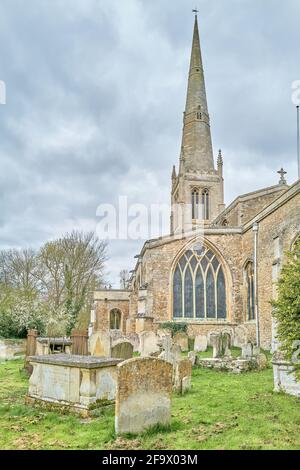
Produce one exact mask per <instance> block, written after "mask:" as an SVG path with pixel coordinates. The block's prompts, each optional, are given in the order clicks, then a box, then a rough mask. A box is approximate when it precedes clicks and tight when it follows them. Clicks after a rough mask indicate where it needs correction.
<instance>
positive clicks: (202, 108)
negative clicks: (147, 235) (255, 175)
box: [171, 14, 225, 233]
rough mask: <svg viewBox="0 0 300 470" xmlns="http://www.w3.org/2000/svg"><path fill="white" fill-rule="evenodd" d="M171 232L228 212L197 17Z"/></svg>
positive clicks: (174, 188) (195, 226) (193, 225)
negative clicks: (212, 128) (212, 124)
mask: <svg viewBox="0 0 300 470" xmlns="http://www.w3.org/2000/svg"><path fill="white" fill-rule="evenodd" d="M171 203H172V215H171V233H178V232H181V231H182V230H184V231H187V230H191V229H195V228H197V227H200V226H201V225H203V224H204V225H210V224H211V222H212V221H213V220H214V219H215V218H216V217H217V216H218V215H219V214H220V213H221V212H222V210H223V209H224V207H225V206H224V181H223V159H222V155H221V151H220V152H219V156H218V162H217V169H215V164H214V157H213V149H212V139H211V131H210V119H209V113H208V106H207V98H206V89H205V80H204V70H203V63H202V56H201V47H200V38H199V28H198V19H197V14H196V16H195V25H194V33H193V44H192V53H191V61H190V70H189V79H188V89H187V99H186V106H185V112H184V117H183V136H182V145H181V154H180V162H179V170H178V174H177V173H176V169H175V166H174V167H173V172H172V193H171Z"/></svg>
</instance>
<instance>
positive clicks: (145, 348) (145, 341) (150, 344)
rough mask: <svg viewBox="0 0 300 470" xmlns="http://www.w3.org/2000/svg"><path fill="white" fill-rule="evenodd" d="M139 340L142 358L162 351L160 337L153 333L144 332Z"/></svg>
mask: <svg viewBox="0 0 300 470" xmlns="http://www.w3.org/2000/svg"><path fill="white" fill-rule="evenodd" d="M139 338H140V353H141V356H142V357H147V356H150V355H151V354H154V353H157V352H159V351H160V348H159V345H158V337H157V336H156V334H155V333H154V332H153V331H144V332H143V333H140V335H139Z"/></svg>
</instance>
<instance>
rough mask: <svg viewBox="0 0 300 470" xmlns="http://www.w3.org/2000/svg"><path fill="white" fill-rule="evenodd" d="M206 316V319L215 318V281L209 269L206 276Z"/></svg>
mask: <svg viewBox="0 0 300 470" xmlns="http://www.w3.org/2000/svg"><path fill="white" fill-rule="evenodd" d="M206 316H207V318H215V317H216V302H215V279H214V274H213V271H212V269H211V268H209V270H208V272H207V275H206Z"/></svg>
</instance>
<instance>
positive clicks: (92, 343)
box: [89, 331, 111, 357]
mask: <svg viewBox="0 0 300 470" xmlns="http://www.w3.org/2000/svg"><path fill="white" fill-rule="evenodd" d="M89 351H90V353H91V356H97V357H110V356H111V336H110V334H109V333H108V332H106V331H96V332H95V333H93V334H92V336H91V337H90V339H89Z"/></svg>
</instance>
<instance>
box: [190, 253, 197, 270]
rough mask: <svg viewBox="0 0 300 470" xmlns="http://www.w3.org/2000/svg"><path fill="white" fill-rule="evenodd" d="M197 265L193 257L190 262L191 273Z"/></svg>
mask: <svg viewBox="0 0 300 470" xmlns="http://www.w3.org/2000/svg"><path fill="white" fill-rule="evenodd" d="M197 264H198V262H197V260H196V258H195V256H193V258H192V259H191V260H190V265H191V268H192V271H193V272H194V271H195V268H196V266H197Z"/></svg>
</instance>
